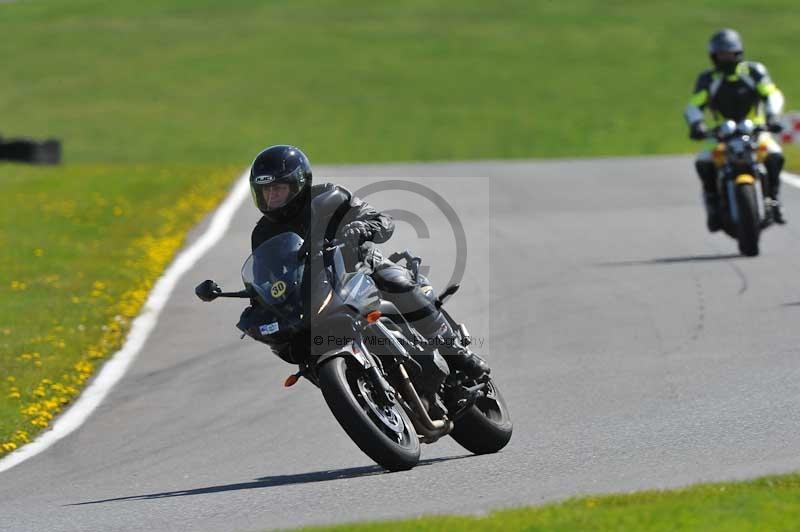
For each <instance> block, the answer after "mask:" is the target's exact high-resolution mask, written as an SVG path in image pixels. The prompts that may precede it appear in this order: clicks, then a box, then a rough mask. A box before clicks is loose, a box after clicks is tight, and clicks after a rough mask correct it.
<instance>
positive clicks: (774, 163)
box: [764, 153, 786, 224]
mask: <svg viewBox="0 0 800 532" xmlns="http://www.w3.org/2000/svg"><path fill="white" fill-rule="evenodd" d="M783 163H784V158H783V154H781V153H770V154H769V155H767V157H766V159H764V166H765V167H766V168H767V191H766V196H767V199H766V200H765V201H764V204H765V206H766V208H767V213H768V215H769V216H771V217H772V220H773V221H774V222H775V223H778V224H785V223H786V218H784V216H783V211H782V210H781V202H780V200H779V199H778V198H779V194H780V187H781V170H783Z"/></svg>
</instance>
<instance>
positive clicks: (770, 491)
mask: <svg viewBox="0 0 800 532" xmlns="http://www.w3.org/2000/svg"><path fill="white" fill-rule="evenodd" d="M798 501H800V475H797V474H794V475H784V476H773V477H764V478H760V479H757V480H752V481H748V482H735V483H715V484H701V485H697V486H692V487H689V488H685V489H679V490H670V491H645V492H639V493H631V494H620V495H603V496H597V497H581V498H575V499H570V500H567V501H565V502H561V503H556V504H549V505H546V506H540V507H531V508H520V509H514V510H503V511H495V512H491V513H490V514H488V515H486V516H484V517H456V516H441V517H422V518H418V519H411V520H405V521H391V522H389V521H387V522H383V523H365V524H348V525H341V526H334V527H317V528H304V529H302V530H304V531H307V532H311V531H316V532H323V531H325V532H339V531H341V532H345V531H347V532H381V531H385V530H391V531H392V532H403V531H408V532H411V531H413V532H427V531H430V532H433V531H440V530H447V531H448V532H459V531H472V530H482V531H497V532H506V531H509V530H514V531H529V532H533V531H543V532H544V531H547V532H558V531H564V532H566V531H574V530H581V531H592V530H597V531H606V530H615V531H618V532H626V531H630V532H638V531H643V530H647V531H653V532H660V531H663V532H672V531H675V530H682V531H698V532H699V531H702V532H705V531H710V530H720V531H721V530H724V531H731V532H734V531H736V532H744V531H754V532H755V531H758V532H760V531H764V530H769V531H773V532H777V531H787V532H788V531H794V530H797V523H798V522H800V502H798Z"/></svg>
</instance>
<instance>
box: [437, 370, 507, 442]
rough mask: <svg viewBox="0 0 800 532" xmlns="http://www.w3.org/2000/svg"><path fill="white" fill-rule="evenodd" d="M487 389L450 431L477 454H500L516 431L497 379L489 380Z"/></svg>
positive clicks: (458, 440)
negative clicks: (495, 380)
mask: <svg viewBox="0 0 800 532" xmlns="http://www.w3.org/2000/svg"><path fill="white" fill-rule="evenodd" d="M486 392H487V393H486V396H485V397H482V398H480V399H478V401H476V403H475V405H474V406H472V407H470V409H469V410H467V412H466V413H465V414H464V415H463V416H462V417H460V418H459V419H458V420H457V421H456V425H455V427H454V428H453V431H452V432H451V433H450V436H452V437H453V439H454V440H456V441H457V442H458V443H459V445H461V446H462V447H463V448H465V449H466V450H468V451H470V452H473V453H475V454H488V453H496V452H497V451H499V450H500V449H502V448H503V447H505V446H506V444H507V443H508V441H509V440H510V439H511V432H512V431H513V425H512V423H511V417H510V416H509V413H508V407H507V406H506V401H505V399H503V396H502V394H501V393H500V390H499V389H498V388H497V385H496V384H495V383H494V382H493V381H489V384H488V386H487V390H486Z"/></svg>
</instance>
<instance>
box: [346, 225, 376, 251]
mask: <svg viewBox="0 0 800 532" xmlns="http://www.w3.org/2000/svg"><path fill="white" fill-rule="evenodd" d="M370 236H372V231H370V229H369V225H367V223H366V222H350V223H349V224H347V225H345V226H344V231H343V232H342V237H344V239H345V241H346V242H347V243H349V244H353V245H356V246H359V245H361V243H362V242H366V241H367V239H369V237H370Z"/></svg>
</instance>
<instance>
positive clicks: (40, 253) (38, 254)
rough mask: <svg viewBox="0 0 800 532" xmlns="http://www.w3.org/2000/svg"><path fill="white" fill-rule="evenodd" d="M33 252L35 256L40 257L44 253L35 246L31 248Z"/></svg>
mask: <svg viewBox="0 0 800 532" xmlns="http://www.w3.org/2000/svg"><path fill="white" fill-rule="evenodd" d="M33 254H34V255H36V256H37V257H41V256H43V255H44V250H43V249H42V248H36V249H34V250H33Z"/></svg>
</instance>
